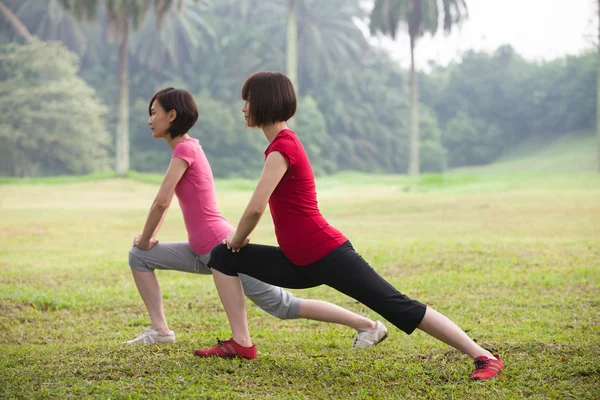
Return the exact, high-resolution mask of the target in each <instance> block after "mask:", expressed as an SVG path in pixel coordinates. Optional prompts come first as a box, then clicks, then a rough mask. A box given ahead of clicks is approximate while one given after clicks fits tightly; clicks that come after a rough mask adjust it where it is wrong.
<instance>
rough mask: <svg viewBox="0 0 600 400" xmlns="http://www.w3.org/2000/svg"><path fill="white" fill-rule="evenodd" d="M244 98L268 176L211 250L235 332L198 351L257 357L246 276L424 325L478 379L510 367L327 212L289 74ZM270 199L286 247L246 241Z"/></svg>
mask: <svg viewBox="0 0 600 400" xmlns="http://www.w3.org/2000/svg"><path fill="white" fill-rule="evenodd" d="M242 99H243V100H244V101H245V104H244V106H243V108H242V112H243V113H244V117H245V119H246V125H247V126H248V127H259V128H261V129H262V131H263V133H264V134H265V136H266V138H267V140H268V141H269V146H268V147H267V149H266V150H265V165H264V169H263V172H262V175H261V177H260V180H259V181H258V184H257V187H256V189H255V191H254V194H253V195H252V198H251V199H250V203H249V204H248V206H247V207H246V210H245V211H244V213H243V215H242V218H241V220H240V222H239V224H238V226H237V230H236V231H235V232H232V233H231V234H229V236H228V237H227V239H226V240H224V241H223V244H221V245H218V246H216V247H215V248H214V249H213V250H212V252H211V256H210V260H209V262H208V266H209V267H210V268H212V270H213V277H214V280H215V284H216V286H217V289H218V292H219V296H220V297H221V302H222V303H223V306H224V308H225V311H226V312H227V317H228V318H229V323H230V326H231V330H232V333H233V335H232V338H231V339H230V340H228V341H225V342H219V343H218V344H217V346H215V347H213V348H210V349H206V350H196V352H195V354H196V355H197V356H200V357H211V356H218V357H236V356H237V357H243V358H248V359H252V358H256V357H257V353H256V347H255V346H254V345H252V341H251V339H250V334H249V332H248V323H247V319H246V309H245V302H244V295H243V291H242V287H241V285H240V280H239V277H238V274H246V275H249V276H252V277H254V278H256V279H259V280H261V281H263V282H267V283H270V284H272V285H277V286H281V287H286V288H291V289H301V288H309V287H315V286H319V285H328V286H330V287H332V288H334V289H336V290H339V291H340V292H342V293H344V294H346V295H348V296H350V297H352V298H354V299H356V300H358V301H360V302H361V303H363V304H365V305H366V306H367V307H369V308H371V309H372V310H374V311H375V312H377V313H379V314H380V315H382V316H383V317H384V318H386V319H387V320H388V321H390V322H391V323H393V324H394V325H396V327H398V328H399V329H401V330H403V331H404V332H406V333H407V334H410V333H412V332H413V331H414V330H415V329H417V328H419V329H421V330H422V331H424V332H426V333H428V334H430V335H431V336H433V337H435V338H437V339H439V340H441V341H443V342H444V343H447V344H449V345H450V346H453V347H455V348H456V349H458V350H460V351H462V352H463V353H466V354H468V355H469V356H471V357H472V358H473V359H474V360H475V372H474V373H473V375H472V376H471V379H475V380H481V379H489V378H492V377H494V376H496V375H497V374H498V373H499V372H500V370H502V369H503V368H504V365H503V363H502V361H501V360H500V357H499V356H498V355H492V354H491V353H490V352H489V351H487V350H485V349H483V348H482V347H481V346H479V345H478V344H477V343H475V342H474V341H473V340H472V339H471V338H470V337H469V336H467V334H466V333H465V332H464V331H462V330H461V329H460V328H459V327H458V326H457V325H456V324H455V323H454V322H452V321H451V320H450V319H448V318H447V317H445V316H444V315H442V314H440V313H439V312H437V311H435V310H434V309H432V308H430V307H427V306H426V305H424V304H422V303H420V302H418V301H416V300H412V299H410V298H408V297H407V296H406V295H404V294H402V293H400V292H399V291H398V290H396V289H395V288H394V287H393V286H392V285H390V284H389V283H388V282H387V281H386V280H385V279H383V278H382V277H381V276H380V275H379V274H377V272H376V271H375V270H374V269H373V268H371V266H370V265H369V264H368V263H367V262H366V261H365V260H364V259H363V258H362V257H361V256H360V255H359V254H358V253H357V252H356V251H355V250H354V248H353V247H352V244H351V243H350V242H349V241H348V239H347V238H346V237H345V236H344V235H343V234H342V233H341V232H340V231H338V230H337V229H335V228H334V227H332V226H331V225H329V224H328V223H327V221H326V220H325V218H323V216H322V215H321V212H320V211H319V208H318V204H317V196H316V188H315V181H314V175H313V172H312V168H311V165H310V162H309V160H308V157H307V155H306V151H305V150H304V147H303V146H302V143H301V142H300V140H299V139H298V137H297V136H296V134H295V133H294V132H293V131H291V130H290V129H288V127H287V124H286V121H287V120H289V119H290V118H291V117H292V116H293V115H294V113H295V111H296V95H295V92H294V87H293V85H292V83H291V82H290V80H289V79H288V78H287V77H286V76H285V75H283V74H281V73H273V72H259V73H256V74H254V75H252V76H251V77H249V78H248V80H247V81H246V83H245V84H244V87H243V89H242ZM267 204H269V208H270V210H271V215H272V217H273V224H274V226H275V234H276V236H277V242H278V244H279V247H276V246H265V245H257V244H248V242H247V240H246V238H247V237H248V236H249V235H250V233H251V232H252V231H253V230H254V228H255V227H256V225H257V223H258V221H259V219H260V217H261V216H262V214H263V213H264V211H265V209H266V207H267Z"/></svg>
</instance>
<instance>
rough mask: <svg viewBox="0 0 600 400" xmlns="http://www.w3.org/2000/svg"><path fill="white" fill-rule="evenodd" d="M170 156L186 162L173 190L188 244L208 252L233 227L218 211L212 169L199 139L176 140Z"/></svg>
mask: <svg viewBox="0 0 600 400" xmlns="http://www.w3.org/2000/svg"><path fill="white" fill-rule="evenodd" d="M173 157H177V158H181V159H182V160H185V161H187V163H188V164H189V167H188V169H187V170H186V171H185V173H184V174H183V176H182V177H181V179H180V180H179V182H178V183H177V186H175V194H176V195H177V199H178V200H179V205H180V206H181V211H182V213H183V220H184V222H185V227H186V229H187V232H188V241H189V243H190V247H191V248H192V250H193V251H194V253H196V254H208V253H210V251H211V250H212V249H213V247H215V246H216V245H217V244H219V243H221V241H222V240H223V239H225V238H226V237H227V235H228V234H229V233H230V232H232V231H234V228H233V227H232V226H231V225H230V224H229V223H228V222H227V220H226V219H225V218H224V217H223V216H222V215H221V213H220V212H219V209H218V207H217V198H216V194H215V181H214V179H213V175H212V170H211V169H210V165H209V164H208V160H207V159H206V155H204V151H203V150H202V146H200V143H199V142H198V139H193V138H190V139H187V140H182V141H181V142H179V143H177V145H176V146H175V149H174V150H173Z"/></svg>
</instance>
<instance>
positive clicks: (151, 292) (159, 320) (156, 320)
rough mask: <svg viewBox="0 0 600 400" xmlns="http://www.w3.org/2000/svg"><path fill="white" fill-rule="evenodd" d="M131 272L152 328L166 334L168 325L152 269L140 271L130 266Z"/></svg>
mask: <svg viewBox="0 0 600 400" xmlns="http://www.w3.org/2000/svg"><path fill="white" fill-rule="evenodd" d="M131 273H132V274H133V280H134V281H135V285H136V286H137V288H138V291H139V292H140V296H142V300H143V301H144V304H145V305H146V309H147V310H148V315H149V316H150V321H151V322H152V329H154V330H155V331H156V332H158V333H161V334H163V335H166V334H168V333H169V326H168V325H167V319H166V318H165V312H164V308H163V300H162V292H161V290H160V286H159V284H158V280H157V279H156V275H155V274H154V271H149V272H142V271H138V270H136V269H134V268H131Z"/></svg>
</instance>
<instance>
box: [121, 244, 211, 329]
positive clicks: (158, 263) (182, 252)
mask: <svg viewBox="0 0 600 400" xmlns="http://www.w3.org/2000/svg"><path fill="white" fill-rule="evenodd" d="M196 258H197V257H196V254H195V253H194V252H193V251H192V249H191V248H190V246H189V244H188V243H186V242H180V243H159V244H157V245H156V246H154V247H153V248H152V249H150V250H142V249H139V248H137V247H132V248H131V249H130V250H129V266H130V267H131V273H132V274H133V279H134V281H135V285H136V286H137V289H138V291H139V293H140V296H141V297H142V300H143V301H144V304H145V305H146V309H147V310H148V315H149V316H150V321H151V322H152V329H154V330H155V331H156V332H158V333H159V334H163V335H166V334H169V332H170V331H169V326H168V324H167V320H166V318H165V312H164V307H163V299H162V292H161V290H160V285H159V284H158V280H157V279H156V275H155V274H154V270H155V269H166V270H177V271H184V272H198V270H197V269H198V266H197V260H196ZM206 273H210V271H209V270H208V269H206Z"/></svg>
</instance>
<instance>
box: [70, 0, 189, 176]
mask: <svg viewBox="0 0 600 400" xmlns="http://www.w3.org/2000/svg"><path fill="white" fill-rule="evenodd" d="M60 2H61V5H62V6H63V7H64V9H65V10H67V11H69V12H70V13H72V14H73V15H74V16H75V17H76V18H77V19H78V20H80V21H95V20H98V16H99V15H100V14H101V13H99V12H98V10H99V9H102V10H103V11H104V13H105V15H106V18H105V20H104V24H105V25H104V30H105V33H106V37H107V39H108V40H109V41H111V42H112V41H116V42H117V45H118V59H119V98H118V106H117V132H116V141H115V161H116V162H115V170H116V173H117V175H118V176H126V175H127V171H128V170H129V73H128V45H129V38H130V36H131V34H132V32H135V31H136V30H137V29H139V28H140V27H141V26H142V24H143V22H144V19H145V17H146V15H147V14H148V13H149V12H150V11H149V10H151V9H152V10H154V13H155V14H156V15H155V16H156V21H157V26H158V27H159V28H160V27H161V26H162V21H163V18H164V16H165V14H166V12H167V11H168V10H169V8H170V7H171V6H172V5H173V3H174V1H173V0H106V1H102V0H100V1H98V0H93V1H92V0H90V1H87V2H81V1H75V0H60ZM178 5H179V7H182V6H183V0H179V2H178Z"/></svg>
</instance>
